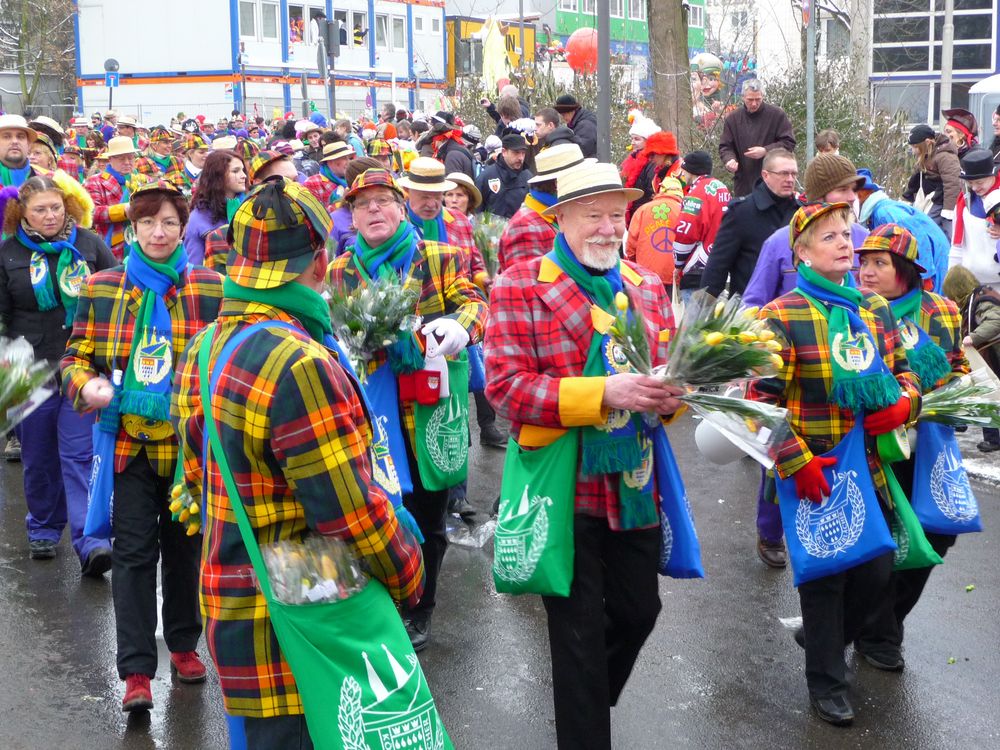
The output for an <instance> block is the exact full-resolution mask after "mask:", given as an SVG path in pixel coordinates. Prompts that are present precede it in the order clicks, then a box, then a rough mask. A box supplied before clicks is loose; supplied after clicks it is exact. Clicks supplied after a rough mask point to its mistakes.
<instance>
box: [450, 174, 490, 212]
mask: <svg viewBox="0 0 1000 750" xmlns="http://www.w3.org/2000/svg"><path fill="white" fill-rule="evenodd" d="M445 179H447V180H451V181H452V182H454V183H457V185H456V186H457V187H460V188H463V189H464V190H465V192H467V193H468V194H469V211H475V210H476V209H477V208H479V207H480V206H481V205H483V194H482V193H480V192H479V188H477V187H476V183H474V182H473V181H472V178H471V177H469V175H467V174H466V173H465V172H452V173H451V174H449V175H448V176H447V177H446V178H445Z"/></svg>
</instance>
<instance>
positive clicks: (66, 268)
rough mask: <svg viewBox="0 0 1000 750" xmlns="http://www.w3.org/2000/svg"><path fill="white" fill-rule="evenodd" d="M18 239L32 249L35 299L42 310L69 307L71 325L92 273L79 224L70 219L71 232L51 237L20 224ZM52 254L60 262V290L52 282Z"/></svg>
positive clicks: (58, 267)
mask: <svg viewBox="0 0 1000 750" xmlns="http://www.w3.org/2000/svg"><path fill="white" fill-rule="evenodd" d="M17 239H18V241H19V242H20V243H21V244H22V245H24V246H25V247H26V248H28V249H29V250H31V266H30V268H29V275H30V278H31V289H32V291H33V292H34V293H35V301H36V302H37V303H38V309H39V310H41V311H42V312H46V311H48V310H55V309H56V308H57V307H59V305H60V304H62V306H63V308H64V309H65V311H66V319H65V325H66V326H67V327H71V326H72V325H73V319H74V318H75V317H76V303H77V299H78V298H79V296H80V288H81V287H82V286H83V282H84V280H85V279H86V278H87V277H88V276H90V267H89V266H88V265H87V262H86V261H85V260H84V259H83V255H81V254H80V251H79V250H77V249H76V226H74V225H73V224H72V222H70V224H69V232H68V233H66V235H65V237H64V238H61V239H54V240H51V241H46V240H42V239H41V238H39V239H37V240H36V239H33V238H32V237H31V235H29V234H28V232H27V231H25V229H24V226H23V225H22V226H19V227H18V228H17ZM49 255H58V256H59V259H58V261H57V262H56V279H57V280H58V282H57V283H58V289H59V294H58V295H57V294H56V284H53V283H52V274H51V273H50V272H49V260H48V257H47V256H49Z"/></svg>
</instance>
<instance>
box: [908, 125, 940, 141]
mask: <svg viewBox="0 0 1000 750" xmlns="http://www.w3.org/2000/svg"><path fill="white" fill-rule="evenodd" d="M933 137H934V128H932V127H931V126H930V125H923V124H921V125H914V126H913V130H911V131H910V137H909V139H908V141H909V143H910V145H911V146H916V145H917V144H918V143H923V142H924V141H926V140H927V139H928V138H933Z"/></svg>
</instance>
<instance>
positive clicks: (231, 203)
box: [226, 193, 246, 224]
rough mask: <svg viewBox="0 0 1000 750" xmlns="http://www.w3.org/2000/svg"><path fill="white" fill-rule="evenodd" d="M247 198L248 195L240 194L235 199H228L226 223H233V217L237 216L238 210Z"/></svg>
mask: <svg viewBox="0 0 1000 750" xmlns="http://www.w3.org/2000/svg"><path fill="white" fill-rule="evenodd" d="M244 198H246V193H240V194H239V195H237V196H234V197H233V198H226V223H227V224H232V223H233V216H234V215H235V214H236V209H238V208H239V207H240V204H241V203H243V199H244Z"/></svg>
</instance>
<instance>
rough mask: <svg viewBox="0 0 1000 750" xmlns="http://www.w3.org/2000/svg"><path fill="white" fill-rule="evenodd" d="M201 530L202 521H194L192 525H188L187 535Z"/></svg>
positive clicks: (192, 534)
mask: <svg viewBox="0 0 1000 750" xmlns="http://www.w3.org/2000/svg"><path fill="white" fill-rule="evenodd" d="M199 531H201V524H200V523H193V524H191V525H190V526H188V528H187V535H188V536H194V535H195V534H197V533H198V532H199Z"/></svg>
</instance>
